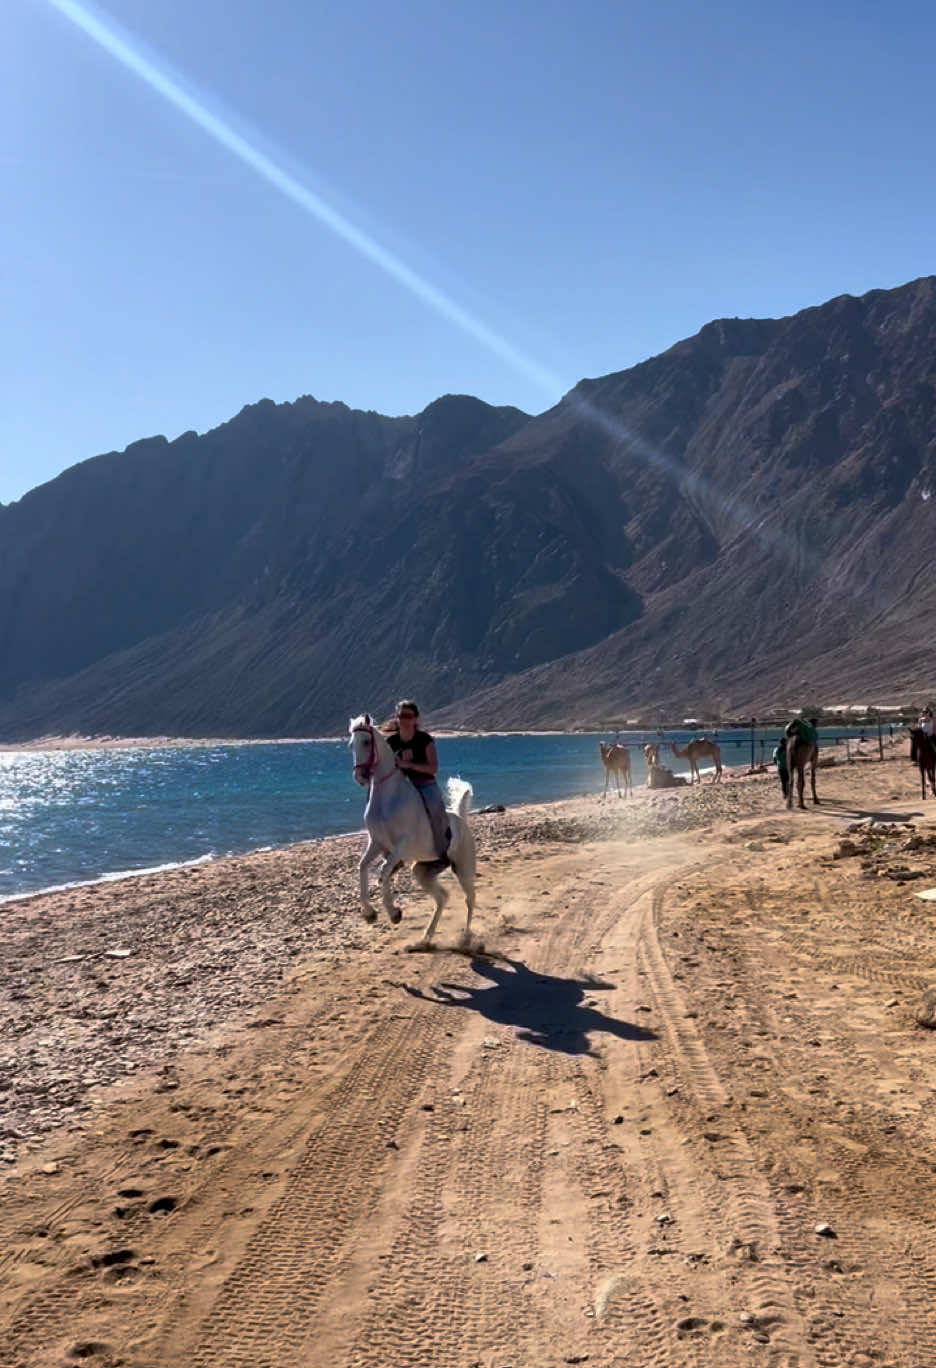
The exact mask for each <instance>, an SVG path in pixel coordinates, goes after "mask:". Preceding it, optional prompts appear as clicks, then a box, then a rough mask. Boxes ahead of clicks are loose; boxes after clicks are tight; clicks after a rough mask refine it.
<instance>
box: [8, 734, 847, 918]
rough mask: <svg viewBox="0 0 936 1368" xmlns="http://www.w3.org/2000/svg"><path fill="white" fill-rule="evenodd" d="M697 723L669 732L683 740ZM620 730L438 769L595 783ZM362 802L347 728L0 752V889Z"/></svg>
mask: <svg viewBox="0 0 936 1368" xmlns="http://www.w3.org/2000/svg"><path fill="white" fill-rule="evenodd" d="M693 734H694V733H692V732H667V737H668V738H672V737H676V738H677V739H678V741H679V744H680V746H681V747H682V746H684V745H685V742H686V741H687V740H688V739H690V738H691V736H692V735H693ZM842 734H843V733H842V732H841V731H838V732H837V733H836V735H842ZM778 735H779V733H767V732H759V733H758V737H757V744H756V748H755V752H754V758H755V760H756V761H758V762H759V761H760V760H761V759H764V758H769V755H770V750H771V749H772V747H773V745H774V744H775V741H776V737H777V736H778ZM611 739H613V738H612V737H611V736H610V735H600V736H599V735H595V734H588V735H583V734H577V735H570V736H566V735H549V734H547V735H543V734H533V735H505V736H460V737H440V738H439V740H438V750H439V757H440V762H441V766H442V772H441V775H440V778H442V779H443V780H444V778H445V776H446V775H455V774H457V775H461V776H462V777H463V778H465V779H468V780H470V782H471V784H472V786H473V788H474V795H475V796H474V800H473V805H474V807H475V808H478V807H484V806H485V805H487V804H491V803H503V804H505V805H509V806H512V805H514V804H517V803H531V802H545V801H549V800H551V799H555V798H566V797H570V796H572V795H576V794H585V793H600V792H601V790H602V788H603V786H604V770H603V768H602V765H601V761H600V758H599V755H598V742H599V741H600V740H611ZM621 739H622V740H626V741H628V742H629V743H630V744H631V746H632V750H631V764H632V767H633V780H634V783H635V785H640V784H643V783H644V782H645V780H646V766H645V764H644V758H643V754H642V752H641V750H640V745H641V744H642V743H643V742H644V741H646V740H656V739H657V737H656V736H655V734H653V733H641V734H635V733H628V734H626V735H622V737H621ZM826 739H829V737H827V738H826ZM870 739H871V738H870V736H869V741H870ZM718 740H719V744H720V745H721V748H722V760H723V763H724V764H726V765H739V766H743V767H745V768H746V767H747V766H748V765H749V764H750V760H751V753H752V752H751V741H750V734H749V733H747V732H721V733H718ZM660 758H661V761H662V762H663V763H664V764H667V765H669V766H670V767H671V768H673V769H674V770H675V771H676V773H686V772H687V769H686V761H685V760H676V759H675V758H674V756H673V754H672V752H671V751H668V750H667V749H666V747H665V744H664V746H663V748H662V749H661V755H660ZM364 800H365V794H364V792H363V790H362V789H361V788H359V787H358V785H357V784H355V782H354V780H353V778H352V773H351V761H350V754H349V751H348V746H347V740H346V739H341V740H334V741H296V742H252V743H250V744H245V745H244V744H241V745H239V744H233V745H209V744H201V745H191V746H172V747H148V746H140V747H134V748H132V749H126V750H93V749H89V750H70V751H7V752H0V901H2V900H3V899H8V898H10V897H16V896H19V895H21V894H23V893H29V892H35V891H37V890H39V889H44V888H50V887H58V886H61V885H63V884H73V883H81V882H86V881H91V880H95V879H103V878H111V879H112V878H119V877H124V876H128V875H132V874H134V873H141V872H144V871H148V870H152V869H158V868H165V867H171V866H173V865H178V864H185V863H190V862H193V861H196V860H203V859H210V858H212V857H214V856H218V855H225V854H232V853H237V852H242V851H248V850H258V849H262V848H266V847H271V846H281V845H287V844H289V843H291V842H294V841H304V840H309V839H311V838H313V837H318V836H333V835H337V834H339V833H341V832H351V831H357V830H359V829H360V827H361V821H362V813H363V808H364Z"/></svg>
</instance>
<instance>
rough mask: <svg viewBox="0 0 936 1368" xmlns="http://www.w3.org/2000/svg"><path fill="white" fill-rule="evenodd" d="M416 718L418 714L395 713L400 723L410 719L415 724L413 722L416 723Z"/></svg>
mask: <svg viewBox="0 0 936 1368" xmlns="http://www.w3.org/2000/svg"><path fill="white" fill-rule="evenodd" d="M418 716H419V714H418V713H410V712H405V713H397V717H398V718H399V719H400V721H401V722H405V721H409V720H410V719H411V718H412V720H413V721H414V722H415V721H416V718H417V717H418Z"/></svg>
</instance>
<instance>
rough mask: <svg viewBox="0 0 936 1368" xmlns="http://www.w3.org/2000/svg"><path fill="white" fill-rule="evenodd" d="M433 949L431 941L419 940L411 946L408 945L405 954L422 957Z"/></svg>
mask: <svg viewBox="0 0 936 1368" xmlns="http://www.w3.org/2000/svg"><path fill="white" fill-rule="evenodd" d="M434 949H435V946H434V945H433V944H432V941H431V940H419V941H414V942H413V944H412V945H408V946H407V947H406V952H407V954H409V955H424V954H427V953H428V952H429V951H430V950H434Z"/></svg>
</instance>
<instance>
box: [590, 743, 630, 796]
mask: <svg viewBox="0 0 936 1368" xmlns="http://www.w3.org/2000/svg"><path fill="white" fill-rule="evenodd" d="M598 749H599V750H600V751H601V762H602V764H603V765H604V769H605V786H604V795H603V796H604V797H607V794H608V784H609V783H610V782H611V776H612V774H613V775H614V782H615V783H616V784H617V791H618V797H619V798H620V796H621V775H622V774H623V776H624V793H625V796H626V795H627V794H629V793H633V791H634V786H633V784H632V783H631V759H630V751H629V750H628V749H627V747H626V746H620V745H618V744H617V743H615V744H614V745H613V746H609V745H605V743H604V742H603V741H599V743H598Z"/></svg>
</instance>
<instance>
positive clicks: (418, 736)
mask: <svg viewBox="0 0 936 1368" xmlns="http://www.w3.org/2000/svg"><path fill="white" fill-rule="evenodd" d="M396 721H397V725H398V730H397V731H393V732H390V733H389V734H388V735H387V743H388V745H389V746H390V749H391V750H392V751H393V752H394V754H395V755H396V758H397V769H399V770H401V771H402V773H403V774H405V775H406V777H407V779H409V781H410V782H411V783H412V784H413V786H414V787H415V789H416V791H417V792H418V794H419V796H420V798H421V799H422V800H423V804H424V805H425V808H426V815H427V817H428V818H429V825H430V826H431V827H432V839H433V841H434V842H435V848H436V851H437V852H438V856H439V860H440V862H444V865H447V864H448V863H449V860H448V846H449V841H450V840H451V836H452V833H451V829H450V828H449V824H448V813H447V812H446V810H445V799H444V798H443V797H442V793H441V790H440V789H439V785H438V784H437V783H436V775H437V774H438V772H439V757H438V755H437V754H436V747H435V741H434V740H433V738H432V737H431V736H430V735H429V733H428V732H426V731H422V730H420V727H419V709H418V708H417V706H416V704H415V703H414V702H413V701H412V699H409V698H404V699H402V700H401V701H400V702H399V703H398V704H397V711H396ZM444 865H443V867H444Z"/></svg>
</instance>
